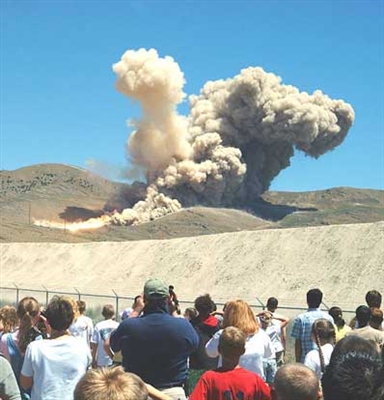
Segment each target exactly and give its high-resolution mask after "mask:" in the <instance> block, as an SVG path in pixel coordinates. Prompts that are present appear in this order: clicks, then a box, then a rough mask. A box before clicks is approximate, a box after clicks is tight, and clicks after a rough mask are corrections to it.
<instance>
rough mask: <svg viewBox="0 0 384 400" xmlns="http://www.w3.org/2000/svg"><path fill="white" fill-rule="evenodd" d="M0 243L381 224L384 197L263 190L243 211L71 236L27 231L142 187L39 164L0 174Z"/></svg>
mask: <svg viewBox="0 0 384 400" xmlns="http://www.w3.org/2000/svg"><path fill="white" fill-rule="evenodd" d="M0 179H1V189H0V218H1V221H0V222H1V225H0V241H1V242H88V241H106V240H108V241H124V240H143V239H167V238H176V237H186V236H199V235H204V234H213V233H222V232H236V231H243V230H258V229H267V228H287V227H300V226H318V225H334V224H349V223H362V222H375V221H381V220H384V191H380V190H370V189H354V188H334V189H328V190H321V191H313V192H301V193H294V192H266V193H265V194H264V195H263V198H262V199H259V200H258V201H255V203H254V204H251V205H249V208H248V210H234V209H223V208H219V209H218V208H216V209H213V208H205V207H193V208H189V209H183V210H181V211H179V212H177V213H175V214H172V215H168V216H166V217H164V218H161V219H158V220H155V221H152V222H150V223H147V224H142V225H139V226H131V227H118V226H108V227H104V228H101V229H98V230H96V231H92V232H78V233H76V234H75V235H74V234H71V233H68V232H67V231H65V230H57V229H48V228H42V227H38V226H35V225H33V221H34V220H40V219H49V220H54V221H58V222H62V224H63V226H64V223H65V221H67V222H73V221H77V220H86V219H88V218H92V217H98V216H100V215H102V214H103V213H104V212H105V211H112V210H114V209H122V208H125V207H130V206H132V205H133V204H134V203H135V202H137V201H138V200H140V199H142V198H143V196H144V195H145V187H144V185H143V184H141V183H138V182H136V183H134V184H133V185H128V184H123V183H116V182H111V181H108V180H106V179H104V178H101V177H99V176H96V175H94V174H92V173H90V172H89V171H86V170H84V169H81V168H76V167H72V166H68V165H61V164H41V165H34V166H30V167H26V168H21V169H18V170H15V171H0Z"/></svg>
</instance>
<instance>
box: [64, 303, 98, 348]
mask: <svg viewBox="0 0 384 400" xmlns="http://www.w3.org/2000/svg"><path fill="white" fill-rule="evenodd" d="M76 303H77V309H78V312H79V316H78V317H77V318H76V320H75V321H74V323H73V324H72V325H71V326H70V327H69V332H70V333H71V335H72V336H75V337H77V338H78V339H79V340H83V341H84V343H86V344H87V346H90V344H91V338H92V334H93V321H92V320H91V318H89V317H87V316H86V315H85V310H86V308H87V305H86V303H85V301H83V300H78V301H77V302H76Z"/></svg>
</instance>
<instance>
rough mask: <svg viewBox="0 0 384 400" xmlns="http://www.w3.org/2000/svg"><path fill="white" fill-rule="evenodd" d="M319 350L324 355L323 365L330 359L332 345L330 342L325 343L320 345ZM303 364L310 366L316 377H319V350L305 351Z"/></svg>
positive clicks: (320, 374)
mask: <svg viewBox="0 0 384 400" xmlns="http://www.w3.org/2000/svg"><path fill="white" fill-rule="evenodd" d="M321 350H322V352H323V356H324V366H327V365H328V364H329V360H330V359H331V355H332V352H333V345H331V344H330V343H326V344H325V345H324V346H321ZM304 365H306V366H307V367H309V368H311V370H312V371H315V373H316V375H317V377H318V378H319V379H321V376H322V373H321V365H320V354H319V350H318V349H315V350H311V351H309V352H308V353H307V355H306V356H305V359H304Z"/></svg>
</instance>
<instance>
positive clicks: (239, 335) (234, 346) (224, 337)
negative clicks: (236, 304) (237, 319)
mask: <svg viewBox="0 0 384 400" xmlns="http://www.w3.org/2000/svg"><path fill="white" fill-rule="evenodd" d="M246 341H247V335H246V334H245V333H244V332H243V331H242V330H240V329H239V328H236V327H234V326H228V327H227V328H225V329H224V330H223V332H222V334H221V335H220V339H219V353H220V354H221V356H222V357H231V358H234V357H240V356H242V355H243V354H244V352H245V342H246Z"/></svg>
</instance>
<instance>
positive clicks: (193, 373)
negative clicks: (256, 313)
mask: <svg viewBox="0 0 384 400" xmlns="http://www.w3.org/2000/svg"><path fill="white" fill-rule="evenodd" d="M195 309H196V310H197V312H198V315H197V316H196V317H195V318H193V319H192V320H191V321H190V322H191V324H192V326H193V328H194V329H195V331H196V333H197V334H198V336H199V346H198V348H197V349H196V350H195V351H194V352H193V353H192V354H191V355H190V357H189V369H190V371H189V377H188V389H189V390H191V391H192V390H193V388H194V387H195V385H196V383H197V381H198V380H199V378H200V376H201V375H202V374H203V372H204V371H207V370H209V369H214V368H216V367H217V361H218V358H217V357H216V358H211V357H208V355H207V354H206V352H205V345H206V343H207V342H208V340H210V339H211V338H212V336H213V335H214V334H215V333H216V332H217V331H218V330H219V329H220V321H219V320H218V319H217V318H216V317H214V316H213V315H211V313H212V311H213V301H212V298H211V296H210V295H209V294H205V295H202V296H199V297H197V298H196V299H195Z"/></svg>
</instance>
